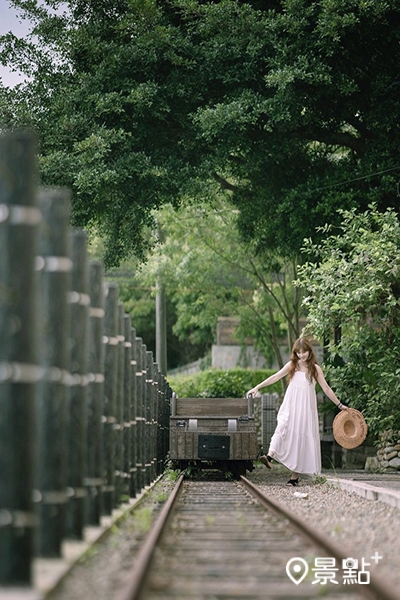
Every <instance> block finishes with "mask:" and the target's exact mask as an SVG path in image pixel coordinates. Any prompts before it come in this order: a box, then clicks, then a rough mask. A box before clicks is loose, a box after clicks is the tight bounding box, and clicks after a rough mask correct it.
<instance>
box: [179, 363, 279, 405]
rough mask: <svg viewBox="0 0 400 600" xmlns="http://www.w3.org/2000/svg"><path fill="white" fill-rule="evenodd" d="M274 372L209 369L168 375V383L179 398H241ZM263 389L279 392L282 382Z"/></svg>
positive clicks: (268, 370) (266, 370) (264, 370)
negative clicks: (190, 373) (191, 373)
mask: <svg viewBox="0 0 400 600" xmlns="http://www.w3.org/2000/svg"><path fill="white" fill-rule="evenodd" d="M274 372H275V371H273V370H270V369H258V370H250V369H229V370H228V371H222V370H217V369H209V370H208V371H199V372H198V373H194V374H193V375H176V376H174V377H169V378H168V383H169V385H170V386H171V388H172V390H173V391H174V392H176V394H177V395H178V397H180V398H243V397H244V396H245V394H246V392H247V391H248V390H249V389H251V388H252V387H254V386H255V385H257V383H260V381H263V380H264V379H266V378H267V377H269V376H270V375H272V374H273V373H274ZM264 390H265V391H268V392H270V393H272V392H278V393H281V392H282V384H281V382H278V383H275V384H273V385H270V386H269V387H268V388H264Z"/></svg>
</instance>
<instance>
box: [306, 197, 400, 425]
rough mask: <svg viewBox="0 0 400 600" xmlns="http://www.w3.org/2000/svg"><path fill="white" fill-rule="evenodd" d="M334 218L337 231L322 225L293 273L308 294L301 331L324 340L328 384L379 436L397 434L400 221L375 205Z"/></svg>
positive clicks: (399, 417)
mask: <svg viewBox="0 0 400 600" xmlns="http://www.w3.org/2000/svg"><path fill="white" fill-rule="evenodd" d="M341 214H342V218H343V221H342V225H341V228H340V229H339V233H338V230H337V228H336V229H335V230H334V234H332V235H327V234H329V233H330V232H331V228H330V227H329V226H327V227H326V228H324V229H325V234H326V237H325V239H324V240H323V241H322V242H321V243H320V244H318V245H315V244H314V243H313V242H312V241H311V240H306V245H305V248H304V252H306V253H308V254H309V256H310V257H311V260H312V261H313V262H307V263H305V264H304V265H302V266H301V267H299V270H298V272H299V280H298V281H297V282H296V284H297V285H301V286H302V287H304V288H305V289H306V290H307V293H308V295H307V296H306V297H305V299H304V302H303V304H304V305H305V306H306V307H307V308H308V323H309V324H308V328H307V329H308V332H309V333H310V332H311V333H312V334H313V335H314V336H315V337H316V338H317V339H320V340H330V343H329V344H328V350H329V354H330V361H328V365H325V366H326V367H327V377H328V379H329V382H330V385H332V387H333V388H334V389H335V391H336V394H337V395H338V397H339V398H340V400H341V401H342V402H344V403H345V404H348V405H350V406H353V407H354V408H357V409H359V410H360V411H362V413H363V415H364V417H365V419H366V421H367V423H368V427H369V430H370V432H371V433H372V434H374V435H379V434H380V433H381V432H383V431H385V430H387V429H399V428H400V403H399V392H398V388H399V378H400V222H399V219H398V215H397V214H396V213H395V211H394V210H392V209H388V210H387V211H386V212H385V213H379V212H378V211H377V210H376V206H375V205H370V207H369V210H368V211H366V212H364V213H361V214H359V213H356V211H355V210H351V211H341ZM335 329H336V331H337V332H340V334H341V335H340V336H337V337H336V339H332V338H333V336H332V332H333V331H334V330H335ZM329 362H330V364H329Z"/></svg>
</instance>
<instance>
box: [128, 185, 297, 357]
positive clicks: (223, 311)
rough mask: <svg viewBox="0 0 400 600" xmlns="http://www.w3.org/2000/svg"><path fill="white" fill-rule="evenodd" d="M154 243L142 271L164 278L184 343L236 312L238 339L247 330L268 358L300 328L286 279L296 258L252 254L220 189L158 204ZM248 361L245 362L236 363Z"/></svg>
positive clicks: (206, 337) (205, 337) (206, 340)
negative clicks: (199, 198)
mask: <svg viewBox="0 0 400 600" xmlns="http://www.w3.org/2000/svg"><path fill="white" fill-rule="evenodd" d="M156 218H157V224H158V230H159V233H160V239H161V241H160V243H159V244H158V246H157V247H156V248H155V249H154V251H153V253H152V255H151V257H150V258H149V261H148V263H147V264H146V265H144V266H143V268H142V272H141V275H140V277H141V278H142V281H143V282H144V285H148V286H150V285H152V282H154V281H158V282H159V283H160V284H162V285H164V287H165V289H166V292H167V295H168V298H169V299H170V301H171V303H172V304H173V305H174V314H175V315H176V321H175V323H174V326H173V333H174V335H176V336H177V337H178V338H179V339H180V340H181V341H182V343H184V341H185V340H190V342H191V343H192V344H200V345H201V344H203V345H205V346H206V347H207V348H208V349H211V344H213V343H215V337H216V330H217V320H218V318H219V317H223V316H226V317H232V316H234V317H237V318H238V327H237V329H236V331H235V332H234V336H235V338H236V341H237V343H238V344H244V343H245V341H246V338H252V339H253V340H254V342H255V345H256V346H257V348H258V349H259V350H260V351H261V353H262V355H263V356H264V357H265V358H266V360H267V361H270V363H268V362H267V364H271V363H272V360H273V358H274V355H275V357H276V360H277V361H278V363H279V362H280V361H281V357H280V351H279V344H280V343H281V342H279V343H278V339H279V340H281V339H282V338H283V339H288V340H289V341H288V343H289V345H291V341H292V340H293V339H294V338H295V337H297V336H298V334H299V325H298V320H299V305H300V299H301V294H300V293H299V290H297V289H296V288H294V287H293V286H292V283H291V282H292V279H293V278H294V275H295V268H296V263H295V262H291V261H284V260H283V259H279V258H277V257H276V256H274V255H273V254H272V253H266V252H265V253H263V255H262V256H254V245H252V244H249V243H245V242H244V241H243V239H242V238H241V236H240V235H239V233H238V229H237V211H235V210H232V206H231V204H230V202H229V200H228V199H227V198H226V197H225V196H224V195H222V194H221V193H219V194H218V196H216V198H215V199H214V200H213V201H212V203H211V201H209V202H203V203H196V205H192V204H190V203H187V204H186V205H185V206H182V207H181V208H180V209H179V211H177V210H175V209H174V208H173V207H171V206H168V205H165V206H164V207H163V208H162V209H161V210H159V211H157V217H156ZM241 365H242V366H246V364H245V363H241Z"/></svg>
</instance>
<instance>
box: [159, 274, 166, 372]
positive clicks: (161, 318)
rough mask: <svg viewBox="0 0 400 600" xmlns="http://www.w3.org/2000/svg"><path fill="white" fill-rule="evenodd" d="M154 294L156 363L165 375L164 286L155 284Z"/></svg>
mask: <svg viewBox="0 0 400 600" xmlns="http://www.w3.org/2000/svg"><path fill="white" fill-rule="evenodd" d="M156 287H157V292H156V362H157V364H158V368H159V369H160V372H161V373H162V374H163V375H167V310H166V297H165V288H164V286H162V285H160V284H159V283H157V286H156Z"/></svg>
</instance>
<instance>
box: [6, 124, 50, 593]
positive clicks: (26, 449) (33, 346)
mask: <svg viewBox="0 0 400 600" xmlns="http://www.w3.org/2000/svg"><path fill="white" fill-rule="evenodd" d="M35 154H36V140H35V137H34V136H33V135H32V134H25V133H17V134H12V135H11V134H10V135H5V136H1V137H0V290H1V291H0V514H1V515H2V522H1V524H0V585H28V584H29V583H30V581H31V558H32V554H33V532H34V525H35V518H34V514H33V505H32V489H33V478H34V475H33V473H34V466H35V465H34V456H35V445H34V439H35V438H34V417H35V412H34V408H35V391H36V387H37V380H38V379H39V377H40V369H39V366H38V352H37V335H36V334H37V331H36V324H37V287H36V285H35V282H36V277H35V268H34V261H35V256H36V244H37V229H38V224H39V222H40V220H41V214H40V211H39V209H38V208H37V206H36V194H35V186H36V184H37V181H36V178H37V172H36V157H35Z"/></svg>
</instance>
